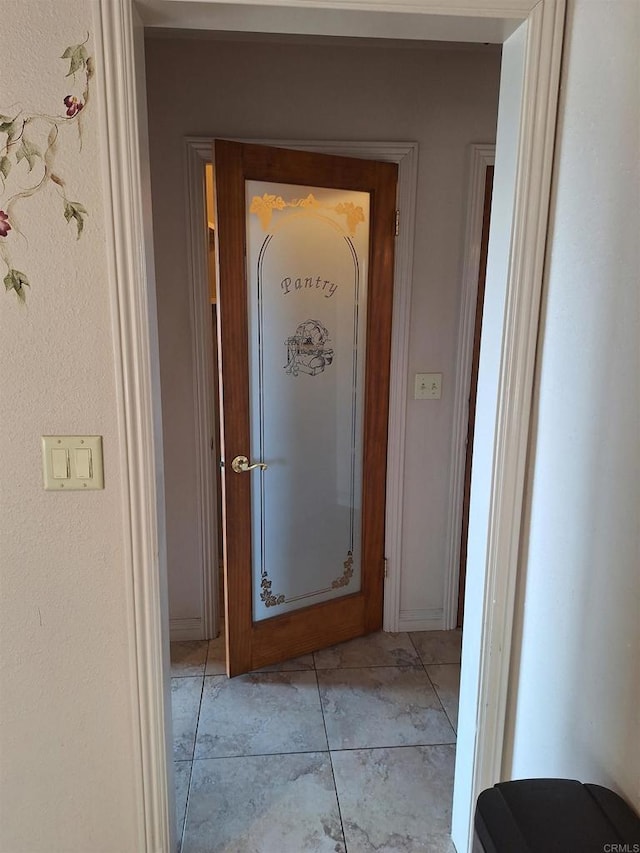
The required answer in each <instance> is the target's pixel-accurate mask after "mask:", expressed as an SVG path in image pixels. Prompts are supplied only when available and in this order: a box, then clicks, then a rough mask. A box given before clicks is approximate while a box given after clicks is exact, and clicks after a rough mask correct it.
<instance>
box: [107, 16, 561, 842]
mask: <svg viewBox="0 0 640 853" xmlns="http://www.w3.org/2000/svg"><path fill="white" fill-rule="evenodd" d="M294 5H297V4H295V3H294ZM172 6H177V4H169V3H165V2H164V0H156V2H155V3H154V7H153V8H151V7H148V6H147V4H145V8H144V10H143V11H144V14H145V17H146V19H147V21H149V20H153V19H154V17H155V16H156V11H158V10H159V11H160V15H159V19H160V20H161V21H162V23H163V25H165V26H166V25H167V22H168V21H171V20H172V17H171V14H170V7H172ZM118 8H119V10H120V11H122V12H123V14H122V15H111V10H110V7H109V8H107V7H106V6H104V7H101V22H102V27H103V30H102V32H101V38H102V41H103V43H104V44H103V48H104V52H105V54H106V55H107V56H112V55H122V56H123V57H124V58H125V59H126V62H125V63H124V66H123V67H124V71H123V73H122V74H121V73H120V68H121V66H116V65H113V64H109V65H107V67H106V72H105V85H106V92H107V95H108V100H109V101H110V102H111V103H113V104H114V105H116V106H115V108H114V109H115V111H116V113H117V118H118V120H117V121H112V120H111V119H110V118H109V117H107V118H108V120H106V127H107V136H108V146H109V152H110V156H111V157H112V171H111V173H110V174H111V180H110V187H111V196H110V203H111V207H112V214H113V217H114V222H117V223H118V230H117V234H118V240H117V241H115V242H114V244H113V246H112V252H111V260H112V262H113V263H114V264H115V265H116V268H117V275H116V277H115V278H116V284H117V305H118V312H119V313H118V328H119V330H120V334H121V336H122V340H123V344H122V354H123V374H124V377H125V380H126V381H127V382H130V383H131V385H132V387H134V388H135V389H137V390H138V392H139V394H140V401H138V399H137V398H133V397H130V396H126V397H125V401H124V404H123V405H124V410H125V411H124V414H125V415H126V416H127V417H126V418H125V420H123V433H124V436H125V438H126V444H127V447H130V448H131V451H130V453H132V454H133V456H132V457H130V458H132V459H135V458H136V456H135V454H136V453H138V458H139V459H141V460H142V463H141V465H140V466H136V465H133V464H132V465H131V468H130V471H129V477H130V480H131V484H132V488H131V489H130V491H129V493H128V496H129V497H128V501H127V506H128V507H129V509H130V511H131V513H132V516H133V517H136V518H140V519H141V520H142V521H143V522H144V524H142V522H141V525H140V528H141V537H140V541H138V539H136V540H135V541H134V542H133V544H132V553H131V560H132V577H133V578H134V580H135V582H136V588H137V590H138V594H137V595H136V597H135V598H134V599H133V604H132V619H134V620H135V624H136V625H137V626H138V627H139V628H140V630H139V631H137V632H136V658H137V661H138V665H139V667H140V670H141V672H143V673H144V674H145V678H144V679H143V680H142V681H140V682H139V684H138V689H137V693H136V695H137V696H138V701H139V704H140V719H141V734H142V737H143V741H144V745H145V748H144V749H143V750H142V754H141V778H142V780H143V781H144V786H143V791H144V803H145V809H144V821H143V823H144V831H145V832H146V834H147V837H148V838H153V839H157V840H158V844H157V845H156V846H161V847H163V848H166V849H169V846H170V834H171V833H170V823H171V818H170V814H169V812H168V811H167V799H166V793H167V790H166V786H165V785H164V783H163V782H162V779H161V778H160V776H159V774H158V772H157V767H158V766H159V765H162V767H164V762H163V759H162V754H163V743H164V734H163V732H165V731H166V729H165V723H164V721H165V719H166V717H165V716H164V714H165V711H164V710H163V707H165V706H163V698H162V697H163V691H162V682H163V673H162V660H161V656H160V655H159V651H158V648H157V641H158V636H159V634H158V630H157V629H158V626H159V624H160V621H159V620H160V615H159V606H160V605H159V604H158V596H160V597H162V591H161V590H158V589H157V588H156V580H157V579H156V578H155V574H154V575H153V577H151V578H150V577H149V560H148V559H147V557H151V556H152V555H154V554H155V555H156V556H157V541H156V540H157V538H158V537H157V535H156V534H157V529H158V528H157V525H159V530H160V538H162V534H163V531H164V526H163V524H164V522H163V518H162V512H161V510H160V505H159V504H158V505H156V501H155V497H156V492H158V495H159V496H160V497H161V495H162V481H161V479H160V480H159V481H158V482H157V483H156V481H155V480H154V474H153V465H154V462H153V455H152V454H151V453H150V452H149V448H152V447H153V446H154V436H155V435H156V432H155V431H156V429H157V422H154V417H155V414H156V413H157V408H155V407H154V406H153V405H152V404H156V403H157V402H158V398H157V396H154V395H156V393H157V384H155V383H156V376H155V375H150V374H154V371H153V358H154V357H155V353H156V352H157V350H156V348H155V342H154V338H153V326H154V316H153V311H150V312H149V314H148V312H147V308H146V307H145V306H147V302H146V294H147V290H146V288H147V282H146V272H145V269H146V267H145V264H144V259H143V258H141V256H140V246H141V245H143V244H145V245H150V244H146V243H145V239H146V236H147V235H148V233H149V232H148V231H145V228H146V227H147V226H148V225H149V224H150V223H149V219H148V216H147V214H146V213H143V209H144V210H145V211H148V209H149V208H143V205H142V200H141V196H142V193H143V191H144V192H146V186H145V187H142V186H140V182H139V180H138V178H139V177H140V175H139V173H138V172H137V171H136V170H135V169H134V170H133V171H132V169H131V168H130V167H131V151H137V150H138V148H137V145H138V138H137V133H138V131H140V132H141V134H142V137H143V138H142V150H143V160H142V166H143V172H144V167H145V161H144V147H145V139H144V137H145V132H144V127H143V126H142V125H140V124H139V120H138V115H137V107H139V108H140V109H141V110H142V111H144V95H143V96H142V98H140V91H138V93H137V97H136V84H137V83H138V82H140V81H141V80H142V71H141V67H140V55H137V56H136V55H134V42H133V39H132V32H131V29H132V26H133V24H132V20H131V16H130V12H131V4H130V2H129V0H121V3H120V4H119V7H118ZM199 8H201V9H202V11H203V13H206V14H205V15H204V17H206V15H207V14H209V13H213V12H214V11H215V13H217V7H216V5H215V4H201V5H200V7H199ZM247 8H248V7H247ZM452 8H453V7H452ZM455 8H456V11H457V12H458V13H459V17H456V16H451V17H447V18H439V17H438V15H437V14H436V15H434V14H433V13H432V12H431V11H430V10H426V9H425V10H423V11H424V14H419V15H416V14H414V15H413V16H410V17H409V18H407V16H406V15H405V14H398V15H396V16H395V17H394V16H393V15H389V16H387V15H385V14H379V15H378V17H376V12H375V10H373V11H371V10H370V9H369V8H368V9H367V10H363V11H362V13H357V15H356V14H355V13H354V17H355V18H358V19H359V17H362V18H363V20H364V19H368V23H369V24H374V23H377V24H380V23H384V28H383V30H382V32H383V33H384V34H386V35H388V34H389V29H388V26H387V25H389V24H392V25H393V26H392V29H394V27H395V26H396V25H397V24H398V23H406V22H407V21H409V20H411V21H412V25H413V26H414V28H415V32H414V33H412V34H413V35H415V34H417V33H418V32H420V33H423V37H427V38H428V37H429V35H428V34H426V33H428V31H429V26H430V25H432V24H433V23H434V20H435V22H436V23H437V24H438V25H439V27H438V35H439V37H440V38H442V37H443V34H446V33H448V34H449V37H453V38H456V37H458V36H459V35H460V34H463V35H462V37H466V38H469V37H471V38H473V39H474V40H477V41H479V42H485V41H491V40H493V41H495V42H497V43H501V42H504V44H505V50H506V51H507V55H508V59H509V62H508V63H507V68H506V69H505V73H504V75H503V83H504V89H505V91H504V92H501V95H500V104H501V110H503V111H504V117H503V118H504V121H503V131H504V134H503V137H504V138H503V140H502V147H500V145H499V146H498V150H499V154H500V156H499V158H498V163H499V164H501V167H500V168H498V169H497V173H496V174H497V175H498V173H500V174H501V180H500V181H499V182H498V183H499V184H500V189H501V192H500V196H501V202H502V204H501V205H500V213H501V217H500V219H499V220H498V222H497V223H496V224H495V227H494V228H493V229H492V233H494V236H495V237H496V240H495V243H496V251H495V252H494V259H493V262H492V261H491V254H492V253H491V249H490V262H489V267H490V269H491V270H492V276H491V281H492V287H491V299H490V300H489V311H488V314H487V319H486V320H485V323H486V324H488V327H489V328H491V329H493V331H494V332H495V328H494V327H495V326H496V325H497V326H499V327H500V328H501V329H503V330H504V334H503V335H498V337H497V338H496V340H499V341H500V342H501V343H500V344H499V345H496V347H495V348H491V351H490V352H489V351H488V352H487V353H486V354H485V355H484V356H483V355H481V367H480V376H481V378H483V385H484V386H485V387H483V394H482V395H481V397H482V401H483V409H484V412H483V416H484V417H485V419H486V416H487V415H488V413H489V412H491V413H492V414H491V418H492V424H491V425H488V424H486V423H485V424H484V428H483V430H482V431H481V434H482V435H483V442H482V444H483V447H485V445H486V448H485V449H486V450H487V452H486V456H485V455H483V469H486V470H483V471H482V472H481V475H478V476H476V475H474V479H478V481H479V486H478V496H479V498H478V501H476V509H475V518H476V522H477V521H478V520H480V519H481V520H482V523H483V524H484V522H485V521H486V522H487V526H488V528H487V534H488V539H487V537H486V536H485V537H484V538H485V540H486V542H485V544H486V546H487V547H486V549H485V547H484V544H483V543H482V541H480V540H481V539H482V538H483V537H482V536H480V537H479V538H478V535H477V534H478V530H477V529H475V530H474V537H475V538H474V553H476V554H480V553H482V555H483V560H482V566H479V567H478V568H479V571H478V573H477V581H478V583H476V584H475V589H474V592H475V595H474V599H476V600H477V606H476V607H475V612H474V625H473V630H472V632H471V633H472V638H471V639H470V640H469V642H468V643H467V642H466V641H465V646H468V647H469V648H468V651H469V652H470V654H466V657H465V668H466V673H467V676H466V685H465V674H464V671H463V678H462V681H463V692H464V691H465V690H466V693H467V695H468V696H469V697H470V698H471V697H472V696H475V698H474V699H473V701H472V707H471V706H470V713H471V716H472V717H473V724H472V725H471V724H470V723H471V721H470V718H469V715H467V719H466V721H461V730H460V732H461V737H462V735H463V733H464V737H462V740H463V741H464V743H463V744H462V743H461V744H460V746H459V749H458V764H459V767H458V769H457V772H456V792H457V794H456V797H455V798H454V799H456V798H457V809H458V813H457V815H458V816H457V818H456V810H455V808H454V829H455V832H456V835H457V838H458V839H460V841H459V843H460V844H463V845H466V840H468V839H469V825H470V815H471V808H472V804H473V792H474V791H475V792H476V793H477V791H478V790H481V789H482V787H486V786H487V784H492V782H493V781H495V779H497V778H499V774H500V756H501V754H502V732H501V725H502V723H501V721H502V720H503V717H504V702H505V699H506V685H507V670H508V664H509V659H508V653H507V652H508V649H509V645H510V632H511V623H510V613H511V612H512V605H513V583H512V581H513V577H514V576H515V559H516V556H517V541H518V537H519V531H520V509H521V501H522V470H523V469H522V467H521V463H522V462H523V460H524V455H525V451H526V436H527V424H528V420H529V412H530V406H529V403H530V399H529V394H528V391H527V389H530V388H531V384H532V377H533V356H534V352H535V338H536V331H537V326H538V308H539V294H540V284H541V275H542V260H543V257H544V248H545V240H544V236H545V228H546V217H547V213H546V211H547V203H548V197H549V180H550V171H551V163H552V156H553V138H554V127H555V110H556V105H557V92H558V72H559V61H560V55H561V46H562V25H563V19H564V10H565V7H564V3H563V2H562V0H557V2H556V0H542V2H537V3H534V2H531V3H530V4H527V3H526V2H523V3H522V6H521V7H519V8H520V11H518V12H517V13H515V12H514V15H515V18H514V20H510V21H505V20H504V19H503V16H501V13H500V11H499V10H496V9H495V8H488V7H483V6H481V3H478V6H477V11H478V15H482V17H477V18H476V17H473V14H474V13H472V11H470V10H469V8H468V6H465V7H464V9H463V8H462V6H457V7H455ZM474 8H475V7H474ZM174 11H175V10H174ZM301 11H302V10H301ZM314 14H315V13H314ZM340 14H341V13H340V12H336V13H335V15H337V16H338V17H340ZM327 15H328V16H329V17H330V13H328V12H327V13H326V15H325V13H324V11H321V12H320V13H318V16H319V18H321V19H322V21H323V26H325V25H327V23H328V20H327ZM323 16H324V17H323ZM485 16H486V17H485ZM214 17H215V15H214ZM334 17H335V16H334ZM396 19H397V20H396ZM184 23H185V22H184V20H181V21H180V23H179V24H178V25H179V26H184ZM272 23H273V21H272ZM306 23H307V25H308V23H309V21H307V22H306ZM334 24H335V22H334ZM423 24H424V26H422V25H423ZM458 24H459V25H460V26H458ZM522 24H524V25H523V26H522ZM156 25H157V20H156ZM202 25H203V24H202V22H200V24H195V26H202ZM354 27H355V29H357V28H358V21H356V20H354V21H351V26H350V28H349V29H348V31H349V32H354ZM385 28H386V29H385ZM249 29H250V28H249ZM256 29H260V26H258V27H257V28H256V26H255V23H254V27H253V30H254V31H255V30H256ZM445 37H446V35H445ZM507 71H508V72H509V73H507ZM125 111H126V112H127V118H128V119H129V120H128V121H125V122H122V123H118V122H119V119H120V117H121V114H122V113H124V112H125ZM194 127H195V126H194ZM121 128H124V130H123V132H122V133H121V132H120V129H121ZM498 137H499V139H500V130H499V133H498ZM142 177H143V178H144V174H143V176H142ZM143 183H144V181H143ZM506 208H508V213H507V212H506ZM170 209H171V208H170ZM174 209H175V208H174ZM502 214H505V215H502ZM173 224H174V223H171V225H173ZM505 242H506V245H505ZM503 261H504V267H502V262H503ZM152 268H153V265H152V264H149V270H150V271H151V270H152ZM174 280H175V281H178V280H179V278H176V279H174ZM149 287H150V293H151V294H153V280H151V281H150V283H149ZM505 297H508V308H509V310H508V312H507V313H505V304H504V299H505ZM141 306H142V307H141ZM150 331H151V340H149V332H150ZM492 336H493V333H492ZM150 355H151V359H152V361H150V360H149V356H150ZM507 374H508V381H507ZM494 376H495V377H497V378H499V382H498V381H496V382H495V384H494V383H493V381H490V382H489V383H488V387H487V382H486V380H487V379H490V378H492V377H494ZM127 387H128V386H127ZM515 387H517V388H518V389H519V393H518V394H517V395H516V394H515V393H514V391H513V388H515ZM149 389H151V391H150V390H149ZM510 389H511V390H510ZM523 389H524V393H520V392H522V391H523ZM138 402H139V405H138ZM152 409H153V417H152V411H151V410H152ZM494 420H495V423H493V421H494ZM154 423H156V426H154ZM496 436H497V438H496V444H495V447H494V446H493V440H494V438H495V437H496ZM505 436H508V437H509V441H505ZM487 440H488V443H487ZM477 441H478V438H477V437H476V442H477ZM492 448H493V449H492ZM158 464H160V463H159V462H158ZM485 475H488V476H485ZM485 480H486V484H485V483H484V481H485ZM480 481H482V482H480ZM485 486H486V488H485ZM485 492H486V495H485ZM485 497H486V498H487V506H486V507H485V506H484V505H483V503H484V498H485ZM480 498H481V499H480ZM472 515H473V513H472ZM472 526H473V525H472ZM476 526H477V525H476ZM485 555H486V560H485V559H484V556H485ZM163 562H164V561H163V554H162V550H161V553H160V566H159V570H160V573H162V565H163ZM153 565H155V563H154V564H153ZM156 568H158V567H157V566H156ZM474 576H475V573H474ZM159 583H160V586H162V581H161V579H160V581H159ZM467 597H468V598H469V596H467ZM488 602H490V603H491V606H490V607H489V604H488ZM478 614H479V615H478ZM467 615H468V614H467ZM476 617H477V618H478V619H479V621H478V622H477V624H475V621H476ZM467 624H468V625H469V622H468V620H467ZM467 637H469V628H467ZM476 711H477V714H478V716H477V718H476ZM463 723H464V725H463ZM463 730H464V731H463ZM161 775H162V774H161ZM141 831H142V827H141ZM465 839H466V840H465ZM154 843H155V842H154Z"/></svg>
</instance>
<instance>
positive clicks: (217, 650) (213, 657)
mask: <svg viewBox="0 0 640 853" xmlns="http://www.w3.org/2000/svg"><path fill="white" fill-rule="evenodd" d="M226 673H227V648H226V644H225V639H224V632H223V631H221V632H220V636H219V637H216V638H215V640H209V650H208V652H207V665H206V667H205V671H204V674H205V675H226Z"/></svg>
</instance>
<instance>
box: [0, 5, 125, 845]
mask: <svg viewBox="0 0 640 853" xmlns="http://www.w3.org/2000/svg"><path fill="white" fill-rule="evenodd" d="M94 8H95V7H94V6H93V4H89V3H87V2H81V0H56V2H55V3H53V2H40V3H35V2H25V0H2V10H1V12H0V17H1V20H2V24H1V25H0V80H1V83H0V113H3V114H9V115H11V117H13V116H14V115H15V114H16V112H17V110H18V109H19V108H20V107H22V108H23V109H24V110H25V111H26V112H28V113H47V114H52V113H54V114H59V113H64V109H63V98H64V97H65V96H66V95H67V94H69V93H70V91H73V86H74V84H75V83H77V82H78V77H77V78H76V80H73V79H70V78H66V79H65V74H66V73H67V71H68V70H69V60H61V58H60V57H61V54H62V53H63V51H64V50H65V48H66V47H67V46H69V45H72V44H77V43H79V42H82V41H84V39H85V38H86V35H87V33H89V41H88V43H87V49H88V51H89V53H90V54H93V53H94V48H93V44H94V41H93V39H94V34H95V32H96V21H95V20H94V19H93V17H92V9H94ZM101 73H102V69H101V68H100V66H99V65H98V67H97V69H96V78H95V80H94V81H93V84H92V99H91V100H90V101H89V103H88V106H87V107H86V110H85V111H84V113H83V116H82V118H83V132H82V149H81V150H80V146H79V138H78V133H77V126H76V125H75V124H74V125H73V126H63V125H64V122H62V123H61V127H60V135H59V137H58V141H57V153H56V155H55V160H54V164H53V168H54V169H55V172H56V173H57V174H58V175H59V176H61V177H62V178H64V179H65V180H66V182H67V192H68V197H69V199H70V200H72V201H80V202H81V203H82V204H83V205H84V206H85V207H86V209H87V211H88V216H87V218H86V226H85V232H84V234H83V235H82V237H81V239H79V240H77V239H76V236H75V230H76V229H75V225H74V223H73V222H72V223H70V224H67V222H66V221H65V219H64V216H63V206H62V200H61V198H60V196H59V194H58V192H57V190H56V187H55V186H54V185H53V184H49V185H48V186H47V187H45V188H44V189H43V190H41V191H40V192H37V193H36V194H35V195H33V196H31V197H30V198H23V199H22V200H20V201H18V202H17V203H16V204H15V207H14V208H13V217H12V224H13V231H12V232H10V233H9V235H8V236H7V237H6V238H0V241H3V249H4V250H7V251H9V252H10V259H11V261H12V265H13V266H14V267H15V268H17V269H19V270H21V271H22V272H24V273H25V274H26V275H27V276H28V278H29V280H30V282H31V288H30V289H29V290H28V293H27V297H26V304H24V305H23V304H21V303H20V302H19V301H18V300H17V299H16V297H15V295H14V294H13V293H5V292H4V288H2V293H0V301H1V302H2V304H1V305H0V340H1V341H2V344H1V347H2V369H1V370H0V400H1V410H0V411H1V414H0V419H1V422H2V423H1V427H0V432H1V435H2V441H0V469H1V471H2V474H1V476H0V492H1V502H2V505H1V508H0V518H1V519H2V521H1V529H2V544H1V546H0V573H1V580H0V665H1V676H0V678H1V687H0V850H2V851H3V853H4V851H6V853H52V851H56V853H59V851H63V850H64V851H65V853H89V851H90V853H98V851H104V853H114V851H118V853H139V851H140V850H141V846H140V835H139V829H140V820H141V814H140V807H139V801H138V799H137V793H136V779H137V778H139V768H138V766H137V760H136V757H135V756H136V745H135V741H134V736H133V732H134V731H135V717H134V709H133V708H132V705H131V691H132V684H131V682H132V670H131V663H130V661H131V658H130V655H131V652H130V648H131V645H132V637H131V635H130V633H129V628H128V618H129V607H130V602H129V601H128V600H127V596H126V589H127V587H126V577H125V569H124V533H123V516H122V493H121V489H122V485H123V484H122V481H121V469H120V461H119V459H120V453H121V445H120V438H119V427H118V421H117V407H118V399H117V391H116V382H115V370H116V362H115V350H114V336H113V329H112V322H111V311H110V298H109V289H110V287H112V283H111V282H110V281H109V277H108V274H107V269H106V244H107V238H106V231H105V221H104V208H103V205H104V188H103V182H102V175H101V154H102V152H101V144H100V139H101V135H100V121H99V110H98V109H97V108H98V105H99V85H98V83H99V80H100V75H101ZM42 127H43V125H41V124H39V123H38V122H33V123H31V124H30V125H29V126H28V127H27V128H26V129H25V135H27V137H28V138H31V140H32V141H37V142H38V145H39V147H41V148H43V147H44V145H45V144H46V132H47V131H46V130H45V132H44V133H45V135H44V142H43V141H42V140H41V133H42ZM2 138H3V140H4V139H6V137H5V136H3V137H2ZM14 169H15V171H14V172H13V174H12V175H10V176H9V177H10V179H11V181H12V182H11V183H10V181H7V184H6V186H5V187H4V189H3V187H2V185H1V184H0V209H5V207H6V205H7V201H8V196H9V195H10V194H11V192H12V191H11V187H12V186H13V187H14V188H15V183H13V182H14V181H18V182H19V183H20V184H22V185H24V186H26V185H28V184H29V181H30V180H31V179H32V178H33V177H34V176H35V175H38V174H40V173H41V172H42V166H41V164H40V163H39V162H38V163H36V164H35V165H34V170H33V173H32V175H31V176H29V175H28V174H27V164H26V163H25V162H24V161H22V163H21V164H20V165H17V166H14ZM5 275H6V268H5V265H4V264H3V263H0V277H2V278H4V276H5ZM49 433H53V434H56V433H62V434H78V433H81V434H82V433H86V434H100V435H102V436H103V437H104V463H105V489H104V491H93V492H89V493H80V492H70V493H67V494H63V493H58V492H45V491H44V490H43V487H42V473H41V468H42V463H41V451H40V436H41V435H43V434H49Z"/></svg>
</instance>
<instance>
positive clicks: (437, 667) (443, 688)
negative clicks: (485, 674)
mask: <svg viewBox="0 0 640 853" xmlns="http://www.w3.org/2000/svg"><path fill="white" fill-rule="evenodd" d="M426 669H427V674H428V675H429V678H430V679H431V683H432V684H433V686H434V687H435V689H436V693H437V694H438V698H439V699H440V701H441V702H442V707H443V708H444V710H445V711H446V712H447V717H449V721H450V722H451V725H452V726H453V729H454V731H456V732H457V731H458V701H459V699H460V664H459V663H442V664H434V665H433V666H428V667H427V668H426Z"/></svg>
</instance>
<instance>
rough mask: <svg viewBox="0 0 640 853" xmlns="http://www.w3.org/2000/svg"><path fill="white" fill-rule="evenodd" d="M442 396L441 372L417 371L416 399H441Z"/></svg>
mask: <svg viewBox="0 0 640 853" xmlns="http://www.w3.org/2000/svg"><path fill="white" fill-rule="evenodd" d="M441 396H442V374H441V373H416V382H415V390H414V399H415V400H439V399H440V397H441Z"/></svg>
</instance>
